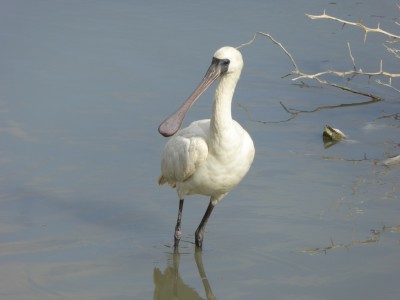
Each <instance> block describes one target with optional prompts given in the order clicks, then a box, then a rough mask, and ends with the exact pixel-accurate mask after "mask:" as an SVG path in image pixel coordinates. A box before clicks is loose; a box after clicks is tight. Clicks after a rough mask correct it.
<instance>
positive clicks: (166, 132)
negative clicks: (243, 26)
mask: <svg viewBox="0 0 400 300" xmlns="http://www.w3.org/2000/svg"><path fill="white" fill-rule="evenodd" d="M242 68H243V59H242V55H241V54H240V52H239V51H238V50H236V49H235V48H232V47H223V48H221V49H219V50H218V51H217V52H215V54H214V57H213V59H212V63H211V66H210V67H209V68H208V70H207V73H206V75H205V76H204V78H203V80H202V81H201V83H200V84H199V86H198V87H197V88H196V89H195V90H194V92H193V93H192V95H190V97H189V98H188V99H187V100H186V101H185V102H184V103H183V104H182V105H181V107H180V108H179V109H178V110H177V111H176V112H175V113H173V114H172V115H171V116H170V117H168V118H167V119H166V120H165V121H164V122H162V123H161V125H160V126H159V128H158V131H159V132H160V133H161V134H162V135H163V136H166V137H168V136H172V137H171V138H170V139H169V140H168V141H167V143H166V145H165V147H164V151H163V157H162V161H161V176H160V177H159V179H158V183H159V184H164V183H166V182H167V183H168V184H169V185H170V186H172V187H176V190H177V193H178V196H179V211H178V219H177V222H176V226H175V235H174V246H175V248H177V247H178V244H179V240H180V238H181V235H182V232H181V218H182V209H183V201H184V197H185V196H186V195H193V194H200V195H205V196H210V203H209V205H208V208H207V210H206V212H205V214H204V216H203V219H202V220H201V222H200V224H199V227H198V228H197V230H196V234H195V243H196V246H197V247H199V248H201V247H202V244H203V238H204V228H205V226H206V223H207V220H208V218H209V217H210V215H211V212H212V210H213V208H214V207H215V205H216V204H217V203H218V201H220V200H221V199H222V198H223V197H224V196H225V195H226V194H227V193H228V192H229V191H231V190H232V189H233V188H234V187H235V186H236V185H237V184H238V183H239V182H240V181H241V180H242V179H243V177H244V176H245V175H246V173H247V172H248V171H249V169H250V166H251V164H252V162H253V159H254V151H255V150H254V144H253V141H252V139H251V137H250V135H249V134H248V133H247V132H246V131H245V130H244V129H243V128H242V126H240V124H239V123H237V122H236V121H234V120H233V119H232V115H231V104H232V96H233V93H234V91H235V87H236V84H237V81H238V80H239V77H240V73H241V71H242ZM217 78H220V81H219V84H218V87H217V89H216V92H215V96H214V103H213V110H212V116H211V119H207V120H199V121H195V122H193V123H192V124H190V125H189V126H188V127H186V128H184V129H181V130H179V128H180V127H181V125H182V122H183V119H184V117H185V114H186V113H187V111H188V110H189V108H190V107H191V106H192V104H193V103H194V102H195V101H196V100H197V98H199V97H200V95H201V94H202V93H203V92H204V91H205V90H206V89H207V88H208V87H209V86H210V85H211V84H212V83H213V82H214V81H215V80H216V79H217ZM178 130H179V131H178Z"/></svg>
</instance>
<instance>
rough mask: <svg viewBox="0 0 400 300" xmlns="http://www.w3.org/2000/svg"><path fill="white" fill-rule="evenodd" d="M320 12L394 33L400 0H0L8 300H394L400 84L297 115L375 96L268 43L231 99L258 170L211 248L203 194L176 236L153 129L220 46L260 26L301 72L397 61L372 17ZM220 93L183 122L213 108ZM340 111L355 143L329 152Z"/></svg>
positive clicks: (0, 134)
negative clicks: (295, 72)
mask: <svg viewBox="0 0 400 300" xmlns="http://www.w3.org/2000/svg"><path fill="white" fill-rule="evenodd" d="M324 9H327V11H328V13H330V14H332V15H334V16H337V17H340V18H343V19H348V20H352V21H359V20H363V21H364V22H365V24H367V25H369V26H371V27H376V25H377V23H380V24H381V27H382V28H384V29H386V30H389V31H392V32H396V31H398V26H396V25H395V24H394V22H395V21H396V20H397V16H398V13H399V10H398V8H397V7H396V6H395V4H394V3H389V2H387V1H384V2H381V1H357V2H351V3H349V2H348V1H336V2H330V3H329V2H328V1H326V2H320V1H236V2H232V1H217V2H215V1H197V2H193V3H190V4H188V3H187V2H183V1H178V2H175V3H174V2H172V3H169V2H167V1H164V2H163V1H158V3H155V2H151V1H23V0H21V1H14V0H10V1H2V2H1V3H0V28H1V29H0V65H1V68H0V116H1V118H0V147H1V148H0V166H1V168H0V176H1V177H0V186H1V190H0V298H1V299H18V300H21V299H151V298H153V297H154V299H176V298H179V297H180V298H179V299H207V298H209V299H213V298H212V297H216V298H218V299H398V295H399V294H400V287H399V285H398V278H399V275H400V254H399V253H400V252H399V247H400V235H399V230H398V226H399V225H400V219H399V209H400V203H399V202H400V200H399V195H400V188H399V179H400V166H398V165H397V166H396V165H394V166H391V167H385V166H383V165H382V164H381V162H382V161H383V160H384V159H386V158H388V157H390V156H395V155H398V154H400V148H399V143H400V140H399V126H400V124H399V117H398V115H394V114H396V113H397V114H398V113H399V112H400V102H399V101H398V98H399V94H398V92H396V91H394V90H391V89H390V88H386V87H384V86H379V85H377V84H375V82H374V78H372V79H370V82H368V79H365V78H364V79H359V80H358V79H356V80H355V81H353V82H351V83H350V85H351V86H352V87H353V88H356V89H360V90H363V91H366V92H370V93H373V94H375V95H377V96H379V97H382V98H383V99H384V101H382V102H379V103H375V104H369V105H360V106H351V107H347V108H335V109H322V110H319V111H316V112H313V113H307V112H302V113H300V114H297V115H291V114H288V112H287V111H285V109H284V107H283V106H281V104H280V103H282V104H283V105H284V106H285V107H286V108H288V109H294V110H300V111H311V110H314V109H316V108H317V107H321V106H335V105H339V104H351V103H360V102H365V101H369V100H370V99H369V98H368V97H364V96H361V95H357V94H352V93H348V92H344V91H341V90H339V89H335V88H329V87H326V86H321V85H318V84H317V83H316V82H314V81H306V80H304V82H305V84H306V86H301V85H300V86H299V85H296V84H301V82H300V81H296V82H293V81H292V80H291V79H292V78H293V77H285V78H282V77H283V76H285V75H286V74H288V73H289V72H290V71H291V70H292V69H293V66H292V65H291V63H290V60H289V58H288V57H287V56H286V55H285V54H284V53H283V51H282V49H280V48H279V47H278V46H276V45H274V44H273V43H272V42H271V41H270V40H268V39H266V38H263V37H258V38H257V40H256V41H255V42H254V43H253V44H252V45H251V46H247V47H244V48H242V49H241V51H242V53H243V56H244V60H245V69H244V72H243V74H242V77H241V80H240V81H239V85H238V88H237V91H236V93H235V96H234V104H233V115H234V117H235V119H236V120H238V121H239V122H240V123H241V124H242V125H243V126H244V127H245V128H246V129H247V130H248V131H249V133H250V134H251V135H252V137H253V140H254V143H255V146H256V158H255V161H254V164H253V167H252V169H251V171H250V172H249V174H248V175H247V177H246V178H245V180H244V181H243V182H242V183H241V184H240V185H239V186H238V187H237V188H236V189H235V190H234V191H232V192H231V193H230V194H229V195H228V196H227V197H226V198H225V199H224V200H223V201H222V202H221V203H220V204H219V205H218V206H217V207H216V209H215V210H214V212H213V215H212V216H211V219H210V221H209V223H208V225H207V232H206V236H205V241H204V249H203V251H202V253H200V254H199V253H196V252H195V249H194V245H193V240H194V231H195V228H196V227H197V225H198V223H199V221H200V219H201V216H202V215H203V213H204V211H205V209H206V206H207V203H208V199H206V198H205V197H198V196H193V197H188V199H187V201H186V202H185V207H184V212H183V224H182V225H183V241H182V242H181V248H180V255H173V250H172V249H171V244H172V234H173V229H174V225H175V221H176V215H177V208H178V201H177V196H176V193H175V191H174V190H171V189H168V188H166V187H158V186H157V184H156V179H157V177H158V175H159V160H160V154H161V150H162V147H163V144H164V143H165V139H164V138H163V137H161V136H160V135H159V134H158V133H157V126H158V124H159V123H160V121H162V120H163V119H164V118H165V117H166V116H167V115H168V114H169V113H171V112H172V111H174V110H175V109H176V108H177V107H178V105H179V104H180V103H181V102H182V101H183V100H184V99H185V97H187V96H188V95H189V94H190V92H191V91H192V89H193V88H194V87H195V86H196V84H197V83H198V82H199V80H200V79H201V78H202V76H203V75H204V72H205V71H206V69H207V67H208V65H209V63H210V61H211V56H212V54H213V53H214V51H215V50H216V49H218V48H219V47H221V46H224V45H233V46H238V45H240V44H242V43H244V42H247V41H248V40H250V39H251V37H252V35H253V33H254V32H255V31H263V32H268V33H271V34H272V35H273V37H274V38H276V39H277V40H278V41H280V42H281V43H282V44H283V45H284V46H285V47H286V49H287V50H288V51H289V52H290V53H291V54H292V55H293V57H294V59H295V60H296V63H297V64H298V65H299V68H300V69H301V70H302V71H303V72H305V73H316V72H320V71H324V70H329V69H335V70H350V69H352V62H351V59H350V56H349V50H348V47H347V42H350V43H351V49H352V55H353V56H354V57H355V62H356V64H357V67H359V68H362V69H363V70H364V71H370V72H374V71H378V70H379V64H380V60H381V58H382V59H384V61H383V62H384V64H383V66H384V68H385V70H387V71H389V72H394V73H396V72H398V67H397V66H398V59H396V58H394V56H393V55H391V54H389V53H388V52H387V51H386V50H385V49H384V48H383V46H382V43H383V42H384V41H385V40H386V38H385V37H383V36H379V35H376V34H375V35H374V34H369V35H368V38H367V41H366V43H364V33H363V32H362V31H361V30H360V29H358V28H354V27H350V26H346V27H344V28H342V27H341V24H339V23H335V22H332V21H311V20H309V19H308V18H306V17H305V15H304V13H311V14H320V13H322V11H323V10H324ZM329 79H331V80H333V81H334V82H336V83H339V84H346V81H345V80H342V79H338V78H329ZM369 83H370V84H369ZM212 93H213V91H212V89H211V91H209V92H207V93H206V94H204V96H203V97H202V98H201V99H200V100H199V101H198V103H197V104H196V105H195V107H193V108H192V110H191V111H190V114H189V116H188V117H187V119H186V121H185V124H188V123H189V122H190V121H193V120H196V119H199V118H207V117H208V116H209V114H210V106H211V98H212ZM292 112H295V111H292ZM291 117H293V118H292V119H290V118H291ZM288 119H290V120H288ZM286 120H288V121H286ZM325 124H330V125H332V126H334V127H338V128H340V129H341V130H342V131H344V132H345V133H346V134H347V135H348V136H349V138H348V140H346V141H344V142H341V143H339V144H336V145H334V146H332V147H330V148H326V149H325V148H324V145H323V142H322V138H321V134H322V130H323V127H324V125H325ZM396 226H397V227H396ZM174 297H175V298H174Z"/></svg>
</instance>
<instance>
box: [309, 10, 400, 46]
mask: <svg viewBox="0 0 400 300" xmlns="http://www.w3.org/2000/svg"><path fill="white" fill-rule="evenodd" d="M305 15H306V16H307V17H309V18H310V19H311V20H318V19H327V20H333V21H336V22H339V23H342V24H343V25H351V26H356V27H359V28H361V29H362V30H364V31H365V35H364V42H365V41H366V40H367V35H368V33H370V32H376V33H381V34H384V35H386V36H388V37H390V38H392V39H397V40H399V39H400V36H398V35H395V34H393V33H390V32H388V31H385V30H382V29H381V28H380V25H379V23H378V25H377V27H376V28H370V27H367V26H365V25H363V24H362V23H360V22H350V21H346V20H342V19H339V18H335V17H332V16H330V15H327V14H326V11H325V10H324V12H323V14H322V15H318V16H317V15H310V14H305Z"/></svg>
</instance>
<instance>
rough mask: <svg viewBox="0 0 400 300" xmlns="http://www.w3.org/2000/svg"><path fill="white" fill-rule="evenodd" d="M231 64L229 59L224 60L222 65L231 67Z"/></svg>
mask: <svg viewBox="0 0 400 300" xmlns="http://www.w3.org/2000/svg"><path fill="white" fill-rule="evenodd" d="M229 63H230V61H229V59H223V60H222V64H223V65H224V66H227V65H229Z"/></svg>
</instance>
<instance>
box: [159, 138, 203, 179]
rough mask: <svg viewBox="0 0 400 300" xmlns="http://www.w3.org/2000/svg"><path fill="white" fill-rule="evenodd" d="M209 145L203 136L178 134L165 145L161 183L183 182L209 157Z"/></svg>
mask: <svg viewBox="0 0 400 300" xmlns="http://www.w3.org/2000/svg"><path fill="white" fill-rule="evenodd" d="M207 155H208V146H207V143H206V141H205V140H204V138H203V137H201V136H182V135H177V136H174V137H173V138H171V139H170V140H169V141H168V142H167V143H166V145H165V147H164V152H163V158H162V161H161V177H160V179H159V183H161V184H162V183H164V182H168V183H169V184H170V185H171V186H174V185H175V183H176V182H183V181H185V180H186V179H188V178H189V177H190V176H192V175H193V173H194V172H195V171H196V170H197V168H198V167H199V166H201V165H202V164H203V162H204V161H205V160H206V159H207Z"/></svg>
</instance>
